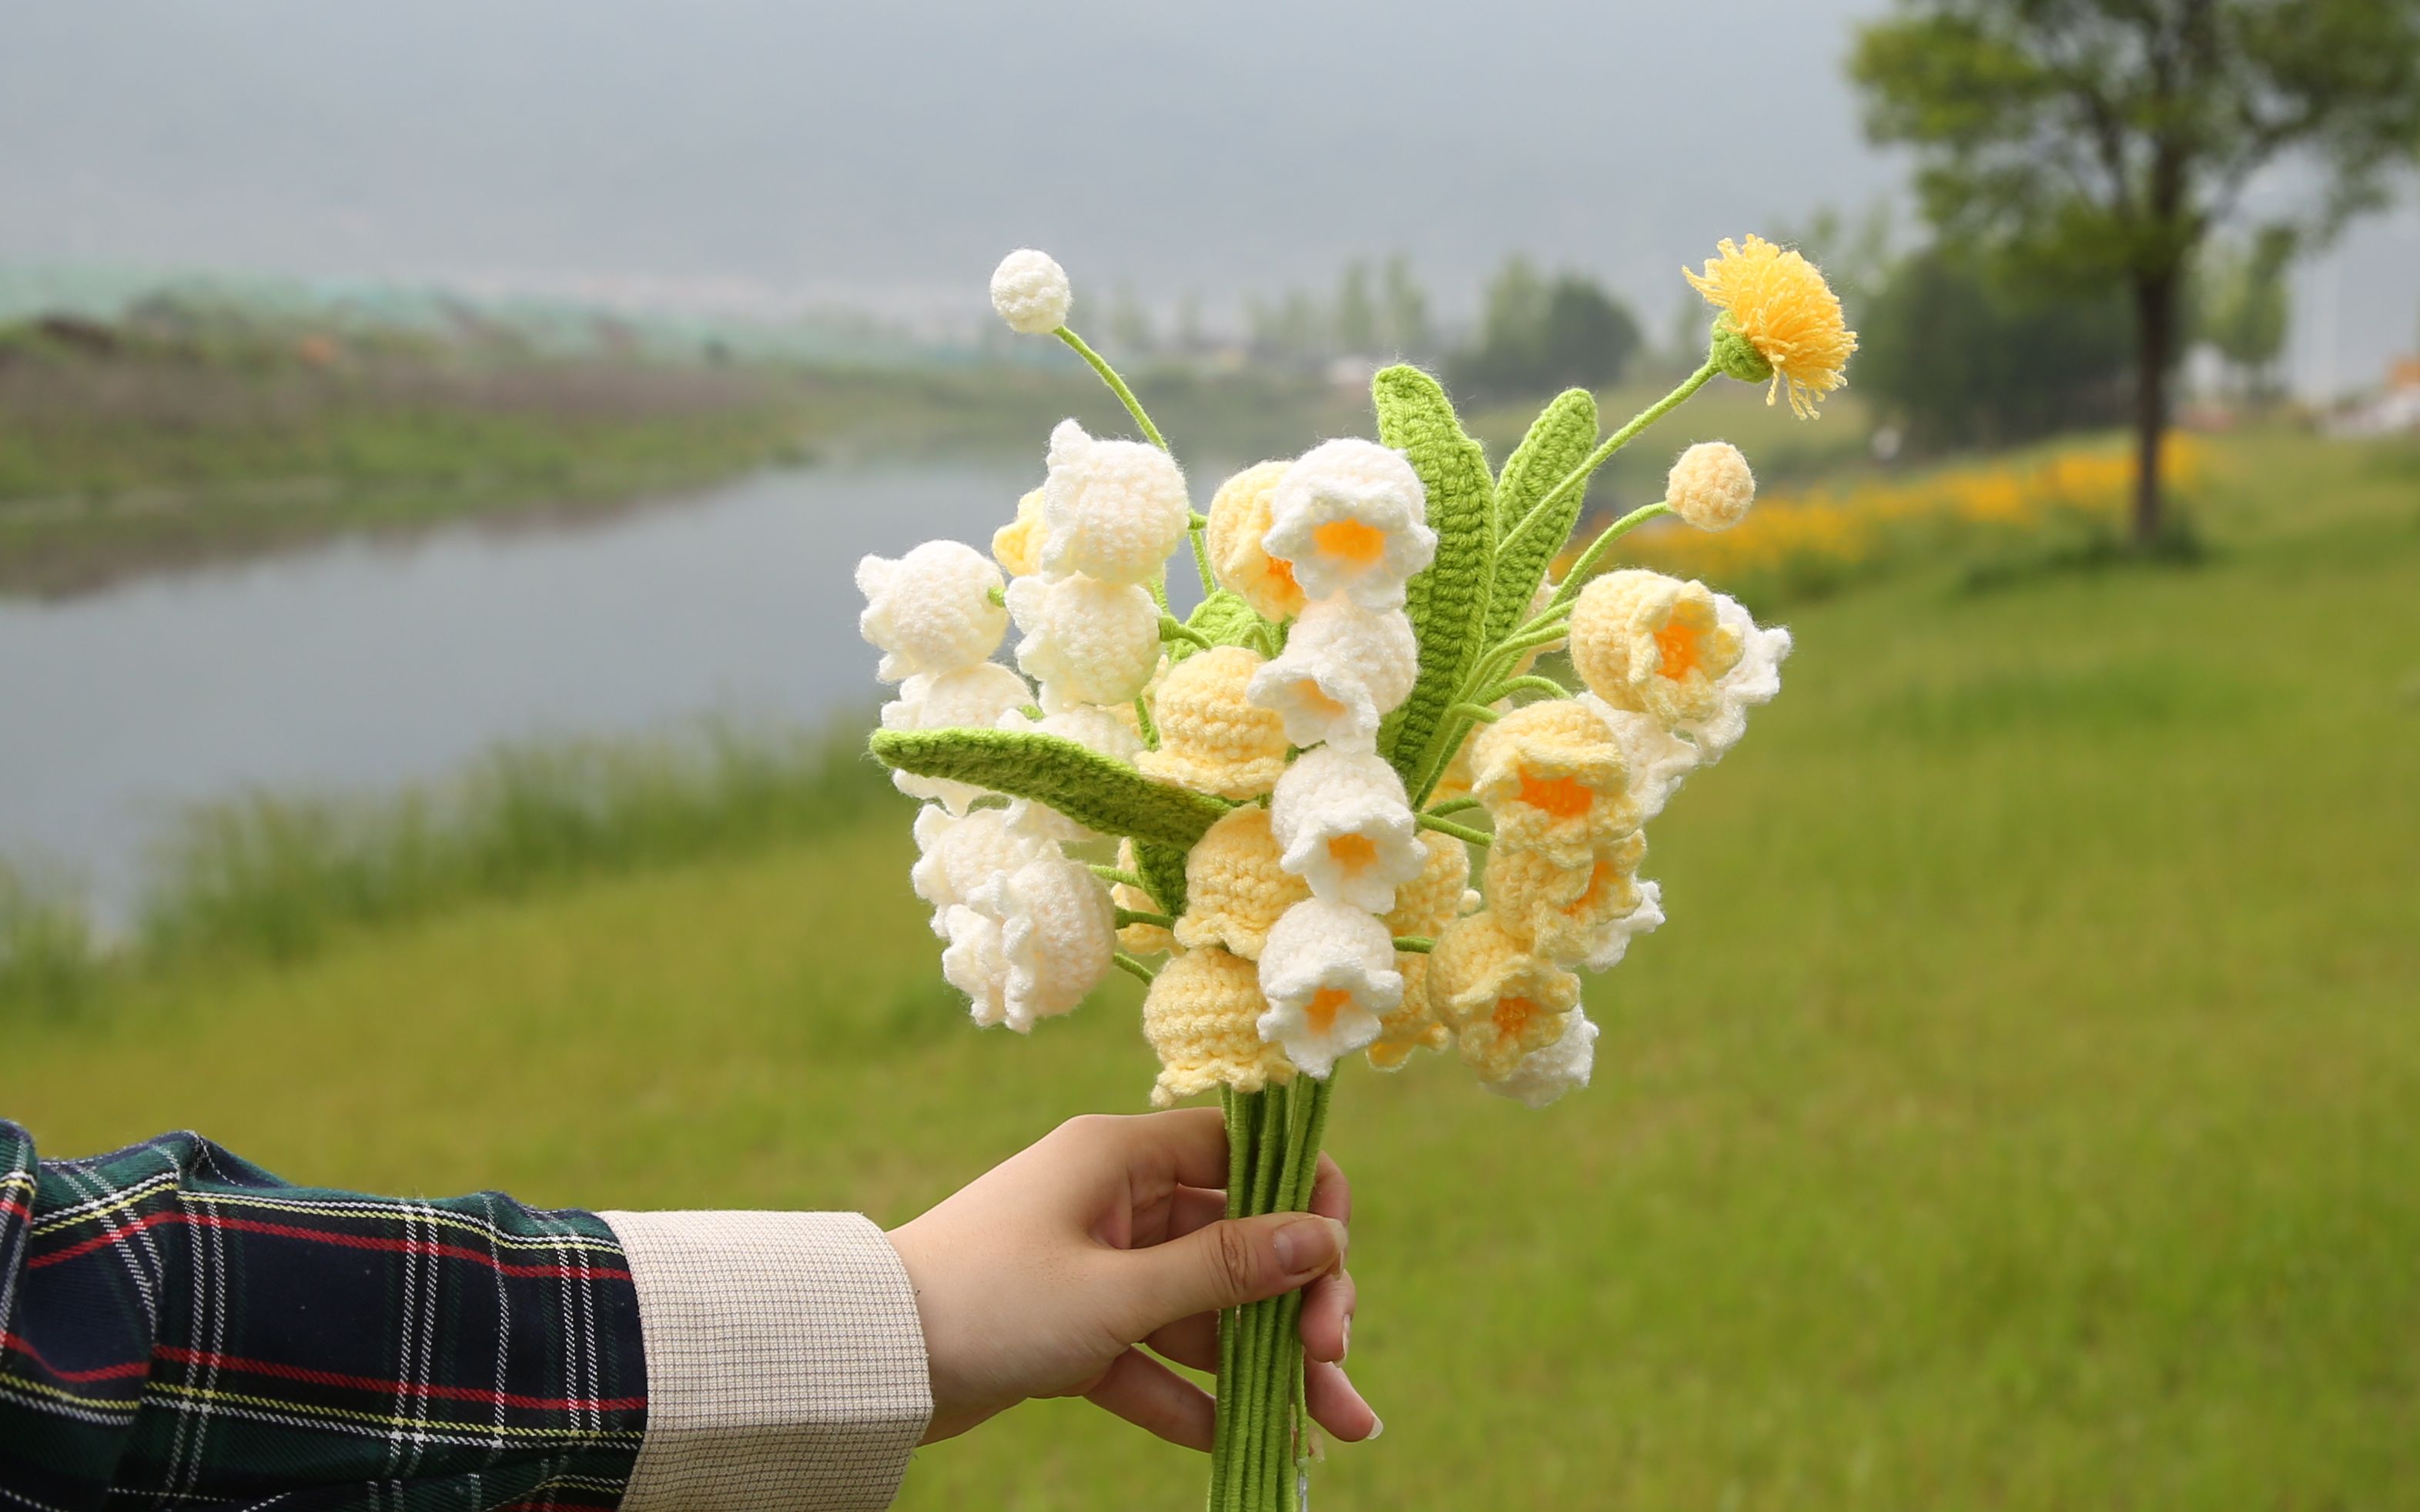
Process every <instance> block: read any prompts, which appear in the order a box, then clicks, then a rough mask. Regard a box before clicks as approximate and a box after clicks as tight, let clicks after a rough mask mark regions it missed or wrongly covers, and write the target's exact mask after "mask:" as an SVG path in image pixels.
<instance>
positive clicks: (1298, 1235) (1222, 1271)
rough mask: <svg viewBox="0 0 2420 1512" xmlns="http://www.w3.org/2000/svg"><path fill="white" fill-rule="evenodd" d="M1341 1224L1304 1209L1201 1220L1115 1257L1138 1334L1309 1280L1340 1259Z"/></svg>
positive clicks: (1277, 1291) (1239, 1304)
mask: <svg viewBox="0 0 2420 1512" xmlns="http://www.w3.org/2000/svg"><path fill="white" fill-rule="evenodd" d="M1344 1247H1345V1232H1344V1226H1343V1225H1342V1224H1341V1223H1338V1222H1337V1221H1336V1220H1335V1219H1333V1218H1322V1217H1319V1216H1317V1215H1315V1214H1312V1213H1308V1212H1271V1213H1263V1214H1261V1215H1260V1216H1258V1217H1252V1218H1227V1219H1221V1220H1220V1221H1219V1222H1218V1223H1214V1224H1207V1225H1204V1226H1203V1227H1200V1228H1197V1229H1195V1230H1194V1231H1193V1232H1192V1233H1189V1234H1187V1235H1186V1236H1185V1237H1184V1238H1182V1239H1173V1240H1171V1241H1169V1242H1167V1243H1165V1244H1155V1245H1153V1246H1151V1247H1150V1248H1149V1249H1140V1250H1133V1251H1129V1252H1128V1253H1127V1254H1125V1255H1124V1256H1122V1257H1120V1264H1121V1266H1122V1268H1123V1269H1124V1271H1125V1291H1126V1297H1127V1308H1128V1313H1129V1322H1130V1324H1131V1325H1132V1326H1131V1328H1130V1329H1129V1332H1130V1333H1131V1334H1132V1335H1134V1336H1135V1337H1137V1338H1140V1337H1141V1336H1142V1335H1145V1334H1148V1333H1150V1332H1151V1331H1153V1330H1154V1329H1156V1328H1160V1327H1163V1326H1165V1325H1166V1324H1169V1323H1172V1322H1174V1321H1176V1320H1177V1319H1180V1318H1190V1317H1192V1316H1193V1315H1194V1314H1196V1313H1207V1312H1216V1311H1218V1309H1219V1308H1222V1307H1240V1306H1242V1305H1243V1304H1246V1303H1248V1302H1259V1301H1261V1300H1262V1299H1263V1298H1264V1297H1275V1296H1279V1295H1281V1294H1282V1293H1285V1292H1288V1291H1292V1290H1294V1289H1295V1288H1297V1287H1302V1286H1307V1285H1309V1284H1310V1283H1311V1281H1313V1280H1315V1279H1317V1278H1318V1277H1320V1276H1322V1275H1325V1274H1326V1273H1328V1272H1329V1271H1331V1270H1334V1269H1335V1268H1336V1266H1337V1265H1338V1264H1339V1263H1340V1262H1341V1261H1342V1259H1343V1258H1344Z"/></svg>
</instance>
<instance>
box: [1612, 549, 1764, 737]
mask: <svg viewBox="0 0 2420 1512" xmlns="http://www.w3.org/2000/svg"><path fill="white" fill-rule="evenodd" d="M1746 649H1747V647H1746V642H1745V640H1743V639H1742V638H1741V636H1740V633H1739V631H1738V630H1737V629H1736V628H1735V627H1733V626H1732V625H1726V624H1724V623H1723V619H1722V614H1721V611H1720V610H1719V609H1717V607H1716V605H1715V602H1714V592H1713V591H1712V590H1711V589H1709V588H1707V587H1706V585H1705V584H1704V583H1701V582H1683V581H1681V580H1680V579H1677V578H1667V577H1666V576H1664V575H1663V574H1662V573H1660V572H1649V571H1647V570H1646V569H1645V568H1643V567H1626V568H1624V569H1622V570H1621V571H1620V572H1608V573H1606V575H1605V576H1604V577H1602V578H1599V579H1596V580H1595V581H1594V582H1591V583H1590V584H1589V585H1588V586H1587V587H1586V588H1584V589H1582V590H1580V596H1579V602H1578V603H1576V604H1575V605H1573V606H1572V666H1573V668H1574V669H1575V671H1578V672H1579V674H1580V680H1581V681H1583V682H1585V683H1587V684H1588V687H1589V691H1590V692H1591V693H1594V694H1595V695H1596V696H1597V697H1599V698H1601V699H1603V700H1605V701H1606V702H1607V703H1609V704H1611V705H1613V706H1614V707H1615V708H1617V709H1630V710H1634V711H1636V712H1637V713H1640V714H1644V715H1646V716H1648V717H1650V718H1652V719H1653V720H1655V721H1656V722H1657V723H1658V724H1661V725H1662V726H1664V728H1666V729H1667V730H1670V729H1673V728H1675V727H1677V726H1680V725H1683V724H1686V723H1690V722H1692V721H1699V720H1704V719H1709V718H1712V717H1714V714H1715V713H1716V712H1717V711H1718V710H1719V709H1720V708H1721V706H1722V692H1721V688H1720V687H1719V686H1718V685H1719V684H1720V683H1721V682H1722V679H1723V678H1724V676H1725V675H1726V674H1728V673H1729V672H1730V671H1731V669H1732V668H1734V667H1737V666H1738V665H1739V663H1740V657H1741V656H1743V655H1744V654H1745V652H1746Z"/></svg>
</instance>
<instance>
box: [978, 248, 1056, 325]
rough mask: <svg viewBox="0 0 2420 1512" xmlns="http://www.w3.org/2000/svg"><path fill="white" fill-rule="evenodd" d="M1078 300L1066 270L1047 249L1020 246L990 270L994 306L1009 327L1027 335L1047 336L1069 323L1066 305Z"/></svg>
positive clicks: (992, 304)
mask: <svg viewBox="0 0 2420 1512" xmlns="http://www.w3.org/2000/svg"><path fill="white" fill-rule="evenodd" d="M1075 302H1076V294H1075V291H1074V290H1073V289H1072V288H1070V287H1069V286H1068V284H1067V270H1065V269H1064V268H1062V267H1060V266H1059V264H1058V262H1057V261H1056V260H1055V259H1053V258H1052V257H1051V255H1049V254H1048V253H1047V252H1036V251H1034V250H1033V249H1032V247H1020V248H1018V249H1017V250H1016V251H1015V252H1012V253H1010V254H1009V255H1007V256H1005V257H1002V258H1001V260H1000V266H999V267H998V268H995V269H993V270H991V307H992V308H993V309H994V310H997V311H998V312H1000V317H1001V319H1002V320H1005V321H1007V322H1008V329H1009V330H1011V331H1014V332H1019V333H1021V334H1023V335H1028V336H1047V335H1049V334H1050V333H1051V332H1054V331H1057V330H1058V329H1059V328H1060V327H1061V326H1063V325H1065V324H1066V323H1067V307H1068V306H1069V305H1071V304H1074V303H1075Z"/></svg>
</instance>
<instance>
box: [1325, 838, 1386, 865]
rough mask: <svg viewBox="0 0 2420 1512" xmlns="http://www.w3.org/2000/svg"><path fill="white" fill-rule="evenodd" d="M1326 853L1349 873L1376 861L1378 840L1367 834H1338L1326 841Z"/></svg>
mask: <svg viewBox="0 0 2420 1512" xmlns="http://www.w3.org/2000/svg"><path fill="white" fill-rule="evenodd" d="M1327 854H1328V856H1329V857H1330V858H1332V859H1333V860H1334V861H1335V862H1336V864H1337V865H1338V866H1341V867H1342V868H1343V869H1344V870H1345V871H1346V872H1348V873H1350V872H1358V871H1360V870H1361V869H1362V868H1363V867H1365V866H1370V865H1373V864H1374V863H1375V862H1376V861H1377V859H1378V842H1377V841H1373V840H1372V839H1371V838H1370V837H1369V836H1367V835H1339V836H1337V837H1336V838H1335V839H1334V840H1331V841H1328V842H1327Z"/></svg>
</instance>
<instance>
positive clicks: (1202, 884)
mask: <svg viewBox="0 0 2420 1512" xmlns="http://www.w3.org/2000/svg"><path fill="white" fill-rule="evenodd" d="M1284 856H1285V852H1284V850H1283V849H1282V848H1281V847H1280V845H1279V844H1278V841H1277V837H1276V836H1275V835H1274V834H1272V833H1271V832H1270V830H1269V811H1268V810H1266V809H1264V808H1262V807H1261V806H1260V805H1259V804H1256V803H1255V804H1247V805H1245V806H1244V807H1243V808H1240V809H1237V810H1234V811H1233V812H1231V813H1229V814H1228V815H1227V816H1226V817H1225V818H1223V819H1221V820H1219V821H1218V823H1217V824H1215V825H1211V826H1210V827H1209V829H1208V830H1206V831H1205V832H1204V833H1203V834H1202V838H1201V839H1200V840H1198V841H1194V842H1193V849H1192V850H1191V851H1189V852H1188V853H1187V855H1186V857H1185V912H1184V914H1183V915H1182V916H1180V917H1179V918H1178V919H1177V920H1176V943H1177V944H1179V945H1182V946H1184V947H1185V948H1186V949H1201V948H1202V947H1204V946H1211V945H1216V946H1220V947H1223V948H1224V949H1227V950H1228V951H1230V952H1231V953H1233V954H1235V955H1239V956H1241V957H1243V958H1244V959H1245V960H1247V961H1258V960H1259V959H1260V958H1261V948H1262V947H1263V946H1264V945H1266V944H1267V943H1268V939H1269V931H1270V930H1271V929H1273V928H1275V927H1276V925H1277V921H1278V919H1279V918H1281V917H1282V916H1283V915H1284V913H1285V911H1286V910H1287V909H1289V908H1292V907H1293V906H1294V905H1295V904H1296V903H1300V902H1302V901H1303V900H1304V899H1305V898H1308V897H1310V896H1311V884H1309V883H1307V882H1305V881H1303V880H1302V878H1300V877H1298V876H1295V875H1294V874H1293V873H1291V872H1288V871H1286V869H1285V868H1284V867H1283V866H1282V865H1280V862H1281V861H1282V860H1283V859H1284Z"/></svg>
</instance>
